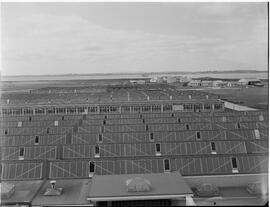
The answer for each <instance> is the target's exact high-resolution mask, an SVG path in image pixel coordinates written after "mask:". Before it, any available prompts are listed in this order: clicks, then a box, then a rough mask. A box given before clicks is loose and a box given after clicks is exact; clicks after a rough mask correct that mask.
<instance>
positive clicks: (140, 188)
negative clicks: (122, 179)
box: [126, 177, 151, 192]
mask: <svg viewBox="0 0 270 207" xmlns="http://www.w3.org/2000/svg"><path fill="white" fill-rule="evenodd" d="M126 186H127V187H126V190H127V191H128V192H148V191H151V183H150V181H149V180H147V179H146V178H142V177H135V178H130V179H128V180H126Z"/></svg>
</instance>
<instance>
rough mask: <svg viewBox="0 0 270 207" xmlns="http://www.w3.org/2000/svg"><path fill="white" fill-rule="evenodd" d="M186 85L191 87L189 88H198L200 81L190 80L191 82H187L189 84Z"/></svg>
mask: <svg viewBox="0 0 270 207" xmlns="http://www.w3.org/2000/svg"><path fill="white" fill-rule="evenodd" d="M187 85H188V86H191V87H198V86H201V81H200V80H191V81H189V83H188V84H187Z"/></svg>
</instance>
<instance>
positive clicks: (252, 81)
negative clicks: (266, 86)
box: [238, 78, 261, 86]
mask: <svg viewBox="0 0 270 207" xmlns="http://www.w3.org/2000/svg"><path fill="white" fill-rule="evenodd" d="M238 83H239V85H242V86H245V85H256V84H261V81H260V80H259V79H257V78H243V79H240V80H239V81H238Z"/></svg>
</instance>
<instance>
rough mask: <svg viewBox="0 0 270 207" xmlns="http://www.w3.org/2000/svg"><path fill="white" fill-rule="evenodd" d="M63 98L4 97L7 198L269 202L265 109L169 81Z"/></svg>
mask: <svg viewBox="0 0 270 207" xmlns="http://www.w3.org/2000/svg"><path fill="white" fill-rule="evenodd" d="M78 92H79V91H78ZM32 95H33V96H32ZM47 98H48V99H50V100H51V101H50V104H48V102H47V101H48V100H47ZM61 98H62V99H61ZM61 98H60V97H58V95H56V94H53V93H52V94H50V95H49V96H45V97H44V96H39V95H38V94H35V95H34V94H21V95H18V94H16V95H12V96H11V95H8V94H6V95H5V96H4V99H2V100H1V101H2V102H3V107H2V108H1V117H2V119H1V132H0V133H1V143H2V144H1V159H2V164H1V180H2V186H3V187H1V188H2V189H4V190H2V191H1V198H2V201H1V202H2V205H24V206H75V205H76V206H126V205H132V206H168V205H204V204H208V205H223V204H235V205H238V204H255V205H264V204H265V203H266V202H267V201H268V196H267V192H268V185H267V184H268V149H269V148H268V143H269V138H268V113H267V112H265V111H258V110H257V111H233V110H230V109H226V108H225V106H224V103H223V102H222V101H221V100H219V99H218V98H217V96H216V95H212V94H207V93H204V92H200V91H176V90H174V89H171V88H168V89H162V90H150V89H149V88H148V89H145V90H132V89H119V88H118V89H115V90H114V89H112V90H110V92H102V93H96V94H86V93H77V96H74V94H70V95H69V94H67V95H65V97H61ZM7 99H9V103H7V101H6V100H7ZM65 99H69V102H68V103H65V101H63V100H65ZM86 99H88V101H87V102H86ZM24 100H27V102H28V104H22V103H23V102H24ZM37 103H38V104H37ZM3 183H4V185H3Z"/></svg>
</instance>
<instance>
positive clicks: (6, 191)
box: [1, 182, 15, 200]
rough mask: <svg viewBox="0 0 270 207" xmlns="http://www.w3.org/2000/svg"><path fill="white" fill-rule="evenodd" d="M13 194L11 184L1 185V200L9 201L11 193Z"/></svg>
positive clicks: (13, 188)
mask: <svg viewBox="0 0 270 207" xmlns="http://www.w3.org/2000/svg"><path fill="white" fill-rule="evenodd" d="M14 192H15V185H14V184H11V183H5V182H2V183H1V199H2V200H7V199H9V198H10V197H11V196H12V195H13V193H14Z"/></svg>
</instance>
